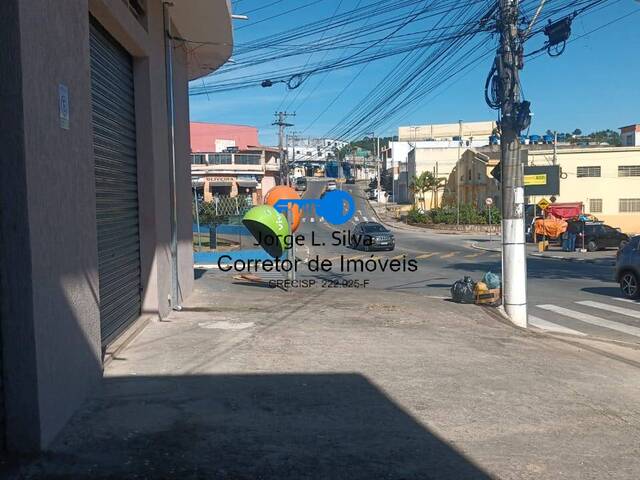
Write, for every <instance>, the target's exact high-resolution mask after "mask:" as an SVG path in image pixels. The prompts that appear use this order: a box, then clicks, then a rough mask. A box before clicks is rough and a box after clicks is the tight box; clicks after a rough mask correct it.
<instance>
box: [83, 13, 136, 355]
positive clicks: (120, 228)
mask: <svg viewBox="0 0 640 480" xmlns="http://www.w3.org/2000/svg"><path fill="white" fill-rule="evenodd" d="M90 53H91V99H92V113H93V149H94V159H95V173H96V220H97V225H98V274H99V279H100V325H101V334H102V344H103V345H106V344H108V343H109V342H110V341H112V340H113V339H114V338H115V337H116V336H117V335H118V334H119V333H120V332H122V330H124V329H125V328H126V327H127V326H128V325H130V324H131V322H133V321H134V320H135V319H136V318H138V316H139V315H140V303H141V301H140V237H139V231H138V175H137V168H138V167H137V158H136V128H135V111H134V92H133V62H132V58H131V56H130V55H129V54H128V53H127V52H126V51H125V50H124V49H123V48H122V47H121V46H120V45H119V44H118V43H117V42H116V41H115V40H114V39H113V38H112V37H111V36H110V35H109V34H108V33H107V32H106V31H105V30H104V29H103V28H102V27H101V26H100V25H99V24H97V22H96V21H95V20H94V19H91V27H90Z"/></svg>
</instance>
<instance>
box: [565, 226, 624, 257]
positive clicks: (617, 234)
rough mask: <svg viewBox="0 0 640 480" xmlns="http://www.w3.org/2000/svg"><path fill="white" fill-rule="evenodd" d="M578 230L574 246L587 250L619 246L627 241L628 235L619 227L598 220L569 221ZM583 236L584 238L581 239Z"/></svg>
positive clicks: (592, 250) (593, 250)
mask: <svg viewBox="0 0 640 480" xmlns="http://www.w3.org/2000/svg"><path fill="white" fill-rule="evenodd" d="M569 223H573V224H574V225H575V227H576V229H577V231H578V237H577V238H576V248H583V246H584V248H586V249H587V250H588V251H589V252H595V251H596V250H604V249H605V248H620V247H622V246H623V245H624V244H626V243H627V242H628V241H629V235H627V234H626V233H622V232H621V231H620V229H618V228H613V227H610V226H609V225H605V224H604V223H600V222H569ZM583 237H584V240H583Z"/></svg>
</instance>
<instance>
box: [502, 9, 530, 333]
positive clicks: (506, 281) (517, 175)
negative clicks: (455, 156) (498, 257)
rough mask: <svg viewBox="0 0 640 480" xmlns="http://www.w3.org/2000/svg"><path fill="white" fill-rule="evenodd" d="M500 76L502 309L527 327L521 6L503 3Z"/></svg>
mask: <svg viewBox="0 0 640 480" xmlns="http://www.w3.org/2000/svg"><path fill="white" fill-rule="evenodd" d="M499 5H500V12H499V19H498V30H499V32H500V48H499V51H498V58H497V62H498V71H497V73H498V75H499V79H500V82H499V84H500V108H501V113H502V115H501V122H500V129H501V138H500V151H501V152H500V153H501V154H500V165H501V169H502V173H501V178H502V276H503V279H502V282H503V291H502V293H503V305H504V309H505V312H506V314H507V316H508V317H509V319H510V320H511V321H512V322H513V323H514V324H516V325H518V326H519V327H523V328H526V327H527V263H526V253H525V238H524V170H523V165H522V159H521V157H520V141H519V135H520V131H521V130H522V129H523V128H524V125H525V120H524V119H525V117H526V118H527V119H528V118H529V104H528V103H527V102H520V87H519V69H520V68H522V65H521V58H522V50H521V46H520V45H521V44H520V38H519V32H518V0H499Z"/></svg>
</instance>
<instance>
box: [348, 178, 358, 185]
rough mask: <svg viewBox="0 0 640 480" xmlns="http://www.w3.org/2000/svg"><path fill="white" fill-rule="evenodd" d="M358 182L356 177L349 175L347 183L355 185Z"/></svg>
mask: <svg viewBox="0 0 640 480" xmlns="http://www.w3.org/2000/svg"><path fill="white" fill-rule="evenodd" d="M355 183H356V179H355V177H347V185H353V184H355Z"/></svg>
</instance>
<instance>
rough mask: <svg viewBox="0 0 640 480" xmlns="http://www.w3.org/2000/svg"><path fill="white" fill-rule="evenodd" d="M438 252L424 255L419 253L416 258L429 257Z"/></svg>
mask: <svg viewBox="0 0 640 480" xmlns="http://www.w3.org/2000/svg"><path fill="white" fill-rule="evenodd" d="M435 254H436V253H423V254H422V255H418V256H417V257H416V258H429V257H433V256H434V255H435Z"/></svg>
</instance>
